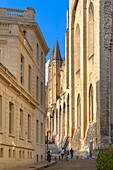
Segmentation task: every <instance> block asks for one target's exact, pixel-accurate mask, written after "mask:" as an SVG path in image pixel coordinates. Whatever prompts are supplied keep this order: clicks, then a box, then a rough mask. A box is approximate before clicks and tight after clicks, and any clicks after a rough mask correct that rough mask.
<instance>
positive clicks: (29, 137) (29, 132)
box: [28, 115, 31, 140]
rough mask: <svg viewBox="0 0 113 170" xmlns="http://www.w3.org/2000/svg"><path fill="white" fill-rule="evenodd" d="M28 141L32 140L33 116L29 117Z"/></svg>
mask: <svg viewBox="0 0 113 170" xmlns="http://www.w3.org/2000/svg"><path fill="white" fill-rule="evenodd" d="M28 140H31V115H28Z"/></svg>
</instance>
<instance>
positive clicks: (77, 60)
mask: <svg viewBox="0 0 113 170" xmlns="http://www.w3.org/2000/svg"><path fill="white" fill-rule="evenodd" d="M74 53H75V68H76V70H75V71H76V72H77V71H78V70H79V69H80V27H79V25H78V24H77V26H76V31H75V52H74Z"/></svg>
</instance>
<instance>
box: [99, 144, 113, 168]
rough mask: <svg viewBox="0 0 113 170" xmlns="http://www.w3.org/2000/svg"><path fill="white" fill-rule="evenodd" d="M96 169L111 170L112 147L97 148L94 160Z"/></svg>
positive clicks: (112, 159)
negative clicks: (95, 159) (97, 151)
mask: <svg viewBox="0 0 113 170" xmlns="http://www.w3.org/2000/svg"><path fill="white" fill-rule="evenodd" d="M96 166H97V170H113V147H112V145H110V146H108V147H107V148H105V149H101V150H99V153H98V155H97V161H96Z"/></svg>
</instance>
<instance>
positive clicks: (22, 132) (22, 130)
mask: <svg viewBox="0 0 113 170" xmlns="http://www.w3.org/2000/svg"><path fill="white" fill-rule="evenodd" d="M23 135H24V114H23V110H22V109H20V135H19V136H20V138H23V137H24V136H23Z"/></svg>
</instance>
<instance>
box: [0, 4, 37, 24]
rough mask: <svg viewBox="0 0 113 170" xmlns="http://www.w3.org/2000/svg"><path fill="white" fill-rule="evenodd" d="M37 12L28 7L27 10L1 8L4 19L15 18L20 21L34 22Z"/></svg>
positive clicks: (0, 14) (0, 11)
mask: <svg viewBox="0 0 113 170" xmlns="http://www.w3.org/2000/svg"><path fill="white" fill-rule="evenodd" d="M34 14H35V10H34V9H33V8H29V7H27V8H26V10H19V9H13V8H0V17H2V18H9V17H11V18H14V19H19V20H23V19H24V20H30V21H34Z"/></svg>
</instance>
